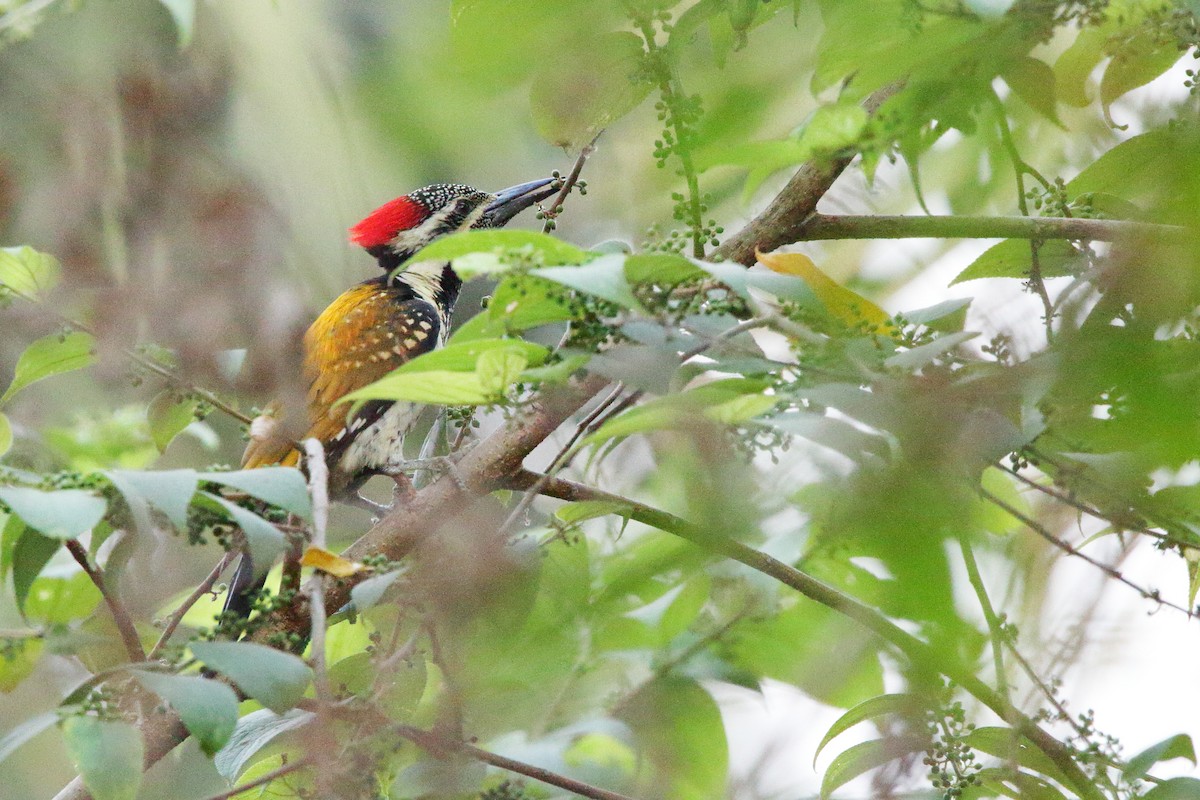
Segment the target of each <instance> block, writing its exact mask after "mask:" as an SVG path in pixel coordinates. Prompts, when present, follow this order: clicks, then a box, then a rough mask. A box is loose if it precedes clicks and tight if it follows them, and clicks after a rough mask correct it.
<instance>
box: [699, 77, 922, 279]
mask: <svg viewBox="0 0 1200 800" xmlns="http://www.w3.org/2000/svg"><path fill="white" fill-rule="evenodd" d="M901 85H902V84H900V83H894V84H891V85H889V86H884V87H883V88H882V89H877V90H876V91H874V92H873V93H872V94H871V95H870V96H869V97H868V98H867V99H866V100H864V101H863V108H865V109H866V110H867V112H868V113H870V114H874V113H875V112H876V111H878V110H879V107H880V106H881V105H883V103H884V102H885V101H886V100H887V99H888V98H889V97H891V96H892V95H894V94H895V93H896V92H898V91H899V90H900V87H901ZM855 155H856V154H854V153H850V154H847V155H844V156H842V157H840V158H835V159H829V160H822V161H810V162H808V163H807V164H804V165H803V166H801V167H800V169H799V170H797V171H796V174H795V175H793V176H792V179H791V180H790V181H788V182H787V185H786V186H785V187H783V191H782V192H780V193H779V195H778V196H777V197H776V198H775V199H774V200H772V201H771V204H770V205H768V206H767V208H766V210H764V211H763V212H762V213H761V214H759V215H758V216H757V217H755V218H754V219H753V220H751V221H750V224H748V225H747V226H746V227H745V228H742V230H740V231H738V232H737V233H736V234H734V235H733V236H731V237H729V238H728V239H726V240H725V243H724V244H722V245H721V246H720V247H718V248H717V249H716V250H715V251H713V253H714V255H717V256H722V257H724V258H725V259H726V260H729V261H736V262H737V263H739V264H745V265H746V266H750V265H752V264H753V263H754V251H755V250H762V251H764V252H766V251H769V250H774V249H775V248H777V247H780V246H782V245H785V244H791V243H792V242H798V241H800V239H799V238H798V237H797V236H796V235H795V232H796V231H798V230H801V229H802V227H803V226H804V223H805V222H806V221H807V220H808V218H809V217H811V216H812V215H813V214H815V213H817V203H818V202H820V200H821V198H822V197H824V196H825V193H826V192H828V191H829V187H831V186H833V182H834V181H836V180H837V179H838V176H840V175H841V174H842V173H843V172H844V171H845V170H846V167H848V166H850V162H851V161H853V160H854V156H855Z"/></svg>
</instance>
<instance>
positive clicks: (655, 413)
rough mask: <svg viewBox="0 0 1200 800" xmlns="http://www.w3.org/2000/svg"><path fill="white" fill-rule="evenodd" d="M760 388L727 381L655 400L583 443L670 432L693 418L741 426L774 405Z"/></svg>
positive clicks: (752, 382) (750, 382)
mask: <svg viewBox="0 0 1200 800" xmlns="http://www.w3.org/2000/svg"><path fill="white" fill-rule="evenodd" d="M763 388H764V385H763V384H762V383H761V382H760V381H755V380H751V379H747V378H730V379H727V380H722V381H714V382H713V383H708V384H705V385H703V386H699V387H697V388H695V389H691V390H689V391H686V392H682V393H680V394H672V395H666V396H664V397H659V398H655V399H654V400H651V401H649V402H647V403H643V404H642V405H640V406H636V407H634V408H631V409H629V410H628V411H626V412H625V413H624V414H621V415H619V416H617V417H615V418H613V419H611V420H609V421H608V422H606V423H604V425H603V426H601V428H600V430H598V431H596V432H595V433H593V434H592V435H591V436H589V437H588V438H587V439H585V440H584V441H586V442H589V443H597V442H603V441H607V440H608V439H614V438H623V437H625V436H629V435H631V434H634V433H643V432H645V431H651V430H663V429H667V428H674V427H678V426H680V425H687V424H691V423H692V422H694V421H695V420H696V418H697V415H702V416H703V417H704V418H706V419H710V420H712V421H714V422H722V423H726V424H732V423H737V422H741V421H743V420H746V419H750V418H752V417H754V416H757V415H758V414H761V413H763V412H764V411H766V410H767V409H769V408H771V407H772V406H774V405H775V403H776V402H777V401H778V398H776V397H772V396H770V395H765V394H763Z"/></svg>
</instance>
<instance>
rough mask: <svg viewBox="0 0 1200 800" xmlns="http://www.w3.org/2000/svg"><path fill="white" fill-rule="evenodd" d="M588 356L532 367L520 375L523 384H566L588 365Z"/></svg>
mask: <svg viewBox="0 0 1200 800" xmlns="http://www.w3.org/2000/svg"><path fill="white" fill-rule="evenodd" d="M591 360H592V357H591V356H590V355H582V354H581V355H573V356H568V357H566V358H564V359H562V360H561V361H558V362H556V363H554V364H551V365H550V366H547V367H533V368H532V369H527V370H525V371H524V372H522V373H521V378H520V379H521V381H522V382H523V383H566V382H567V380H569V379H570V377H571V376H572V375H574V374H575V373H576V372H578V371H579V370H581V369H583V368H584V367H586V366H587V365H588V362H590V361H591Z"/></svg>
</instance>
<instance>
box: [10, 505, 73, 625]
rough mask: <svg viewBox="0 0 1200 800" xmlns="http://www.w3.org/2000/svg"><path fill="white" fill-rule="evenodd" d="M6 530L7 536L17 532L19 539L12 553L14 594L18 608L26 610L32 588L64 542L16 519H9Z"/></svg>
mask: <svg viewBox="0 0 1200 800" xmlns="http://www.w3.org/2000/svg"><path fill="white" fill-rule="evenodd" d="M14 521H15V524H14ZM4 530H5V535H6V536H7V535H8V533H9V532H10V531H13V530H16V531H17V533H16V536H18V537H19V538H17V540H16V544H15V545H14V546H13V553H12V571H13V594H14V595H15V596H16V599H17V608H18V609H24V608H25V599H26V598H27V597H28V596H29V589H30V587H31V586H33V582H34V580H36V579H37V576H38V574H39V573H40V572H41V571H42V568H43V567H45V566H46V563H47V562H49V561H50V559H51V558H52V557H53V556H54V554H55V553H57V552H58V549H59V548H60V547H62V541H61V540H59V539H51V538H50V537H49V536H43V535H42V534H40V533H38V532H37V531H35V530H33V529H32V528H26V527H25V526H24V524H22V523H21V522H20V521H19V520H17V518H16V517H13V518H11V519H9V521H8V524H7V525H5V526H4Z"/></svg>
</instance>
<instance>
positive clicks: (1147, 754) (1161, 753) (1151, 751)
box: [1124, 733, 1196, 781]
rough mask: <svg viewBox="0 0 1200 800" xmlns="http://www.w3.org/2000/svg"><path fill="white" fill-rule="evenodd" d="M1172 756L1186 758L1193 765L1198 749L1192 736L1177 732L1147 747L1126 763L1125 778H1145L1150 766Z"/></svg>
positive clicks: (1167, 759) (1128, 779)
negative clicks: (1193, 744)
mask: <svg viewBox="0 0 1200 800" xmlns="http://www.w3.org/2000/svg"><path fill="white" fill-rule="evenodd" d="M1172 758H1186V759H1187V760H1188V761H1191V762H1192V764H1193V765H1195V763H1196V749H1195V747H1193V746H1192V737H1190V736H1188V735H1187V734H1186V733H1177V734H1175V735H1174V736H1172V737H1170V738H1169V739H1163V740H1162V741H1161V742H1159V743H1158V744H1156V745H1152V746H1150V747H1147V748H1146V749H1145V750H1143V751H1142V752H1140V753H1138V754H1137V755H1136V756H1134V757H1133V758H1131V759H1129V761H1128V762H1126V764H1125V772H1124V775H1125V780H1126V781H1134V780H1137V779H1138V778H1143V777H1145V776H1146V773H1147V772H1149V771H1150V768H1151V767H1152V766H1154V765H1155V764H1157V763H1159V762H1160V761H1170V760H1171V759H1172Z"/></svg>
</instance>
